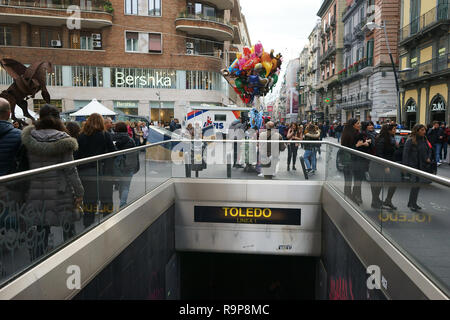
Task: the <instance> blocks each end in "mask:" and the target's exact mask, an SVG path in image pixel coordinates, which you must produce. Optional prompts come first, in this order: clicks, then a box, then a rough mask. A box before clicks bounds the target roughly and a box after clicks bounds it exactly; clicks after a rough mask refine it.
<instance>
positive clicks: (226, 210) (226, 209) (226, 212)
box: [222, 208, 228, 217]
mask: <svg viewBox="0 0 450 320" xmlns="http://www.w3.org/2000/svg"><path fill="white" fill-rule="evenodd" d="M222 209H223V210H225V217H226V216H227V215H228V208H222Z"/></svg>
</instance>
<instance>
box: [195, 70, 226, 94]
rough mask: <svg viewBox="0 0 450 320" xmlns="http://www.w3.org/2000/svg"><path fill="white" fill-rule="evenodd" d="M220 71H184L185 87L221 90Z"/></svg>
mask: <svg viewBox="0 0 450 320" xmlns="http://www.w3.org/2000/svg"><path fill="white" fill-rule="evenodd" d="M221 81H222V78H221V75H220V73H216V72H208V71H186V89H191V90H217V91H220V90H222V86H221V83H222V82H221Z"/></svg>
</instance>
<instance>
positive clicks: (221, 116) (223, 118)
mask: <svg viewBox="0 0 450 320" xmlns="http://www.w3.org/2000/svg"><path fill="white" fill-rule="evenodd" d="M214 121H227V115H226V114H215V115H214Z"/></svg>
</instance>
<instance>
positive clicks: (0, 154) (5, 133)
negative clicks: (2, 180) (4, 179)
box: [0, 98, 22, 176]
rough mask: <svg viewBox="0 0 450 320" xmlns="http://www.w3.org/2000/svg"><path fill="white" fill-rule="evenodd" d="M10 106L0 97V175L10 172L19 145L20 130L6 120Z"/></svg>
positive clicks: (9, 112)
mask: <svg viewBox="0 0 450 320" xmlns="http://www.w3.org/2000/svg"><path fill="white" fill-rule="evenodd" d="M10 114H11V107H10V106H9V102H8V101H7V100H6V99H3V98H0V176H4V175H6V174H9V173H11V172H10V171H11V170H12V169H13V168H12V166H13V162H14V158H15V156H16V154H17V152H18V151H19V148H20V145H21V138H20V135H21V134H22V131H20V130H19V129H16V128H14V126H13V125H12V124H11V123H10V122H9V121H8V119H9V117H10Z"/></svg>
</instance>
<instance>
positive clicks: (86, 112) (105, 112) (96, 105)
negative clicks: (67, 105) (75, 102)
mask: <svg viewBox="0 0 450 320" xmlns="http://www.w3.org/2000/svg"><path fill="white" fill-rule="evenodd" d="M93 113H98V114H101V115H102V116H115V115H117V113H115V112H114V111H112V110H110V109H108V108H107V107H105V106H104V105H102V104H101V103H100V102H98V101H97V99H93V100H92V101H91V102H89V103H88V104H87V105H86V106H85V107H83V108H81V109H80V110H78V111H77V112H74V113H71V114H70V116H71V117H89V116H90V115H91V114H93Z"/></svg>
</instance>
